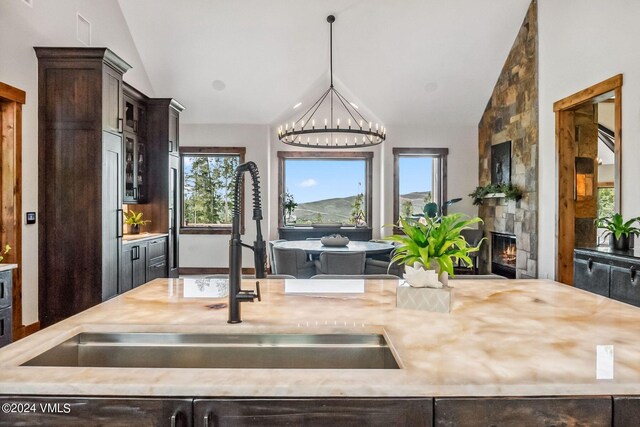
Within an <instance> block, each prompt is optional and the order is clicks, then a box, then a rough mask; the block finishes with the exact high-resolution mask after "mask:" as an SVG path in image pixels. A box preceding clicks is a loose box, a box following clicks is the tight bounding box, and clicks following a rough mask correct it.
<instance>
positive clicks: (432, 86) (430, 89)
mask: <svg viewBox="0 0 640 427" xmlns="http://www.w3.org/2000/svg"><path fill="white" fill-rule="evenodd" d="M424 90H425V92H427V93H431V92H435V91H436V90H438V83H436V82H431V83H427V84H426V85H424Z"/></svg>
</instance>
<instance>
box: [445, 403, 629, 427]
mask: <svg viewBox="0 0 640 427" xmlns="http://www.w3.org/2000/svg"><path fill="white" fill-rule="evenodd" d="M612 411H613V409H612V400H611V397H609V396H603V397H585V398H582V397H580V398H572V397H566V398H565V397H550V398H545V397H534V398H525V397H523V398H508V397H505V398H440V399H438V398H437V399H435V404H434V413H435V414H434V421H435V422H434V425H435V427H457V426H465V427H474V426H478V427H480V426H482V427H487V426H495V427H506V426H527V427H537V426H540V427H549V426H558V427H560V426H576V427H577V426H585V427H586V426H589V427H604V426H611V420H612ZM636 421H638V422H640V419H636ZM616 425H617V424H616ZM635 425H638V424H635Z"/></svg>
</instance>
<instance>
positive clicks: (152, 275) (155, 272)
mask: <svg viewBox="0 0 640 427" xmlns="http://www.w3.org/2000/svg"><path fill="white" fill-rule="evenodd" d="M161 277H167V263H166V262H164V261H163V262H161V263H160V264H153V265H150V266H149V273H148V274H147V281H152V280H153V279H159V278H161Z"/></svg>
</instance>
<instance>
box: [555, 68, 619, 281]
mask: <svg viewBox="0 0 640 427" xmlns="http://www.w3.org/2000/svg"><path fill="white" fill-rule="evenodd" d="M622 83H623V78H622V74H618V75H615V76H613V77H611V78H609V79H607V80H604V81H602V82H600V83H597V84H595V85H593V86H591V87H588V88H586V89H584V90H581V91H579V92H576V93H574V94H573V95H570V96H568V97H566V98H563V99H561V100H559V101H557V102H555V103H554V104H553V111H554V113H555V122H556V125H555V129H556V182H557V183H558V207H557V209H556V242H557V257H556V266H555V267H556V272H555V273H556V274H555V276H556V280H557V281H559V282H562V283H565V284H567V285H573V250H574V245H575V203H574V198H573V192H574V191H573V190H574V175H575V149H576V147H575V128H574V125H573V123H574V120H573V117H574V111H575V110H576V109H578V108H580V107H582V106H584V105H585V104H596V103H599V102H601V101H603V100H605V99H608V98H610V97H611V96H612V95H613V96H615V99H614V103H615V129H614V132H615V148H614V157H615V161H616V168H615V182H614V191H615V202H614V204H615V210H616V212H620V211H621V209H622V197H621V189H622V179H621V178H622V162H621V160H622V158H621V148H622Z"/></svg>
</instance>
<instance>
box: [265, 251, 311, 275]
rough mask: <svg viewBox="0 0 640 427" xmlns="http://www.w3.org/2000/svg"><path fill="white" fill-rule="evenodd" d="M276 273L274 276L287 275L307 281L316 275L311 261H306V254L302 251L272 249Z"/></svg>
mask: <svg viewBox="0 0 640 427" xmlns="http://www.w3.org/2000/svg"><path fill="white" fill-rule="evenodd" d="M273 258H274V264H275V267H276V271H275V272H274V274H277V275H283V274H287V275H290V276H294V277H295V278H297V279H308V278H310V277H311V276H313V275H314V274H316V267H315V264H314V263H313V261H307V253H306V252H305V251H303V250H302V249H292V248H279V247H277V246H274V247H273Z"/></svg>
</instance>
